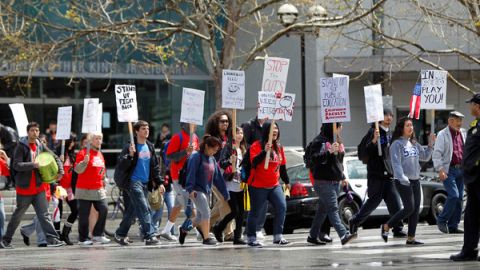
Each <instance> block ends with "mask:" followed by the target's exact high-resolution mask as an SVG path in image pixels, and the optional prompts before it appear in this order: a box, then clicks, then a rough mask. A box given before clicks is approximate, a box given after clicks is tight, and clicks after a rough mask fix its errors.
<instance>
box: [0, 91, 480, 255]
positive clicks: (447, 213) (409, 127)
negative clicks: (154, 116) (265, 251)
mask: <svg viewBox="0 0 480 270" xmlns="http://www.w3.org/2000/svg"><path fill="white" fill-rule="evenodd" d="M468 102H469V103H470V111H471V114H472V116H474V117H475V118H476V119H477V120H475V121H474V122H473V123H472V124H471V126H470V128H469V130H468V132H466V131H465V130H464V129H463V128H462V126H463V119H464V118H465V116H464V115H463V114H461V113H460V112H457V111H452V112H450V113H449V117H448V126H447V127H446V128H445V129H443V130H441V131H440V132H439V133H438V135H437V136H435V135H434V134H432V135H431V136H430V138H429V140H428V145H426V146H422V145H420V144H419V142H418V141H417V139H416V138H415V131H414V126H413V121H414V120H412V119H411V118H408V117H404V118H400V119H398V121H397V123H396V124H393V123H392V122H393V117H394V115H393V112H392V111H391V110H388V109H385V110H384V120H383V121H381V122H380V123H379V126H375V125H372V127H371V128H370V129H369V130H368V132H367V134H366V135H365V136H364V137H363V138H362V140H361V142H360V144H359V145H358V157H359V159H361V160H362V161H363V162H364V163H365V164H366V166H367V172H368V174H367V178H368V179H367V180H368V199H367V200H366V201H365V202H364V203H363V205H362V207H361V209H360V210H359V211H358V212H357V213H356V214H355V215H354V216H353V217H352V218H351V219H350V220H349V225H348V226H345V225H344V224H343V223H342V222H341V220H340V216H339V207H338V203H337V198H338V196H339V192H340V191H341V189H343V188H347V189H348V186H349V183H348V179H347V177H346V176H345V173H344V168H343V159H344V156H345V145H344V144H343V142H342V125H341V123H326V124H323V125H322V127H321V130H320V133H319V134H318V135H317V136H316V137H315V138H314V139H313V140H312V141H311V142H310V143H309V144H308V146H307V147H306V149H305V158H304V160H305V166H306V167H307V168H308V170H309V173H310V179H311V182H312V184H313V186H314V190H315V192H316V193H317V195H318V198H319V200H318V205H317V211H316V213H315V217H314V218H313V222H312V225H311V228H310V231H309V235H308V237H307V239H305V241H306V242H307V243H309V244H312V245H326V244H327V243H329V242H331V241H332V239H331V238H330V237H329V236H328V232H329V230H330V228H329V225H328V224H330V225H331V226H333V228H334V229H335V231H336V233H337V234H338V237H339V238H338V239H339V242H340V243H341V244H342V245H346V244H348V243H350V242H351V241H354V240H355V239H356V238H357V235H358V227H359V226H361V225H362V223H363V222H364V221H365V220H366V219H367V217H368V216H369V215H370V214H371V213H372V212H373V211H374V210H375V209H376V208H377V207H378V205H379V204H380V203H381V201H382V200H384V201H385V203H386V205H387V207H388V211H389V213H390V218H389V219H388V221H387V222H386V223H385V224H382V226H381V228H380V230H379V237H381V238H382V239H383V240H384V241H385V242H387V241H388V239H389V237H390V236H391V235H390V231H392V235H393V237H397V238H405V243H406V245H422V244H424V243H423V242H422V241H421V240H420V239H417V238H416V227H417V223H418V218H419V209H420V200H421V188H420V181H419V180H420V169H421V164H420V162H421V161H428V160H432V161H433V166H434V169H435V170H436V171H437V172H438V174H439V179H440V181H441V182H442V183H443V185H444V187H445V190H446V192H447V194H448V196H447V200H446V202H445V206H444V209H443V211H442V213H441V214H440V215H439V216H438V221H437V223H438V224H437V226H438V229H439V231H440V232H442V233H449V234H462V233H464V234H465V240H464V242H465V244H464V246H463V249H462V251H461V252H460V253H459V254H456V255H452V257H451V259H452V260H455V261H463V260H476V259H477V256H478V249H477V247H478V240H479V226H480V224H479V218H478V215H479V213H480V211H479V207H480V168H479V166H480V165H479V160H480V157H479V155H480V154H479V153H480V151H478V150H479V148H480V141H479V136H480V132H478V128H480V123H479V122H478V119H479V118H480V94H476V95H474V96H473V97H472V99H470V100H469V101H468ZM234 123H235V121H234V119H232V115H231V114H230V112H229V111H224V110H221V111H217V112H215V113H214V114H212V115H211V116H210V118H209V119H208V122H207V123H206V129H205V135H204V136H203V137H202V138H199V137H198V136H197V134H196V129H195V128H196V127H195V125H192V124H186V123H182V124H181V130H180V131H179V132H178V133H172V134H171V133H170V131H169V126H168V125H164V126H162V130H161V132H160V134H159V135H158V137H157V141H156V142H155V143H152V142H150V141H149V140H148V138H149V137H150V126H149V123H148V122H146V121H143V120H139V121H138V122H136V123H135V124H134V125H133V133H134V139H133V141H129V142H126V144H125V146H124V147H123V149H122V152H121V153H120V155H119V157H118V161H117V164H116V168H115V174H114V180H115V183H116V184H117V186H118V187H119V188H120V189H121V190H122V194H123V199H124V201H125V208H126V209H125V212H124V214H123V217H122V220H121V222H120V224H119V226H118V228H117V229H116V231H115V233H114V236H113V239H109V238H108V237H106V236H105V226H106V222H107V212H108V206H107V200H106V198H107V194H106V188H105V187H106V181H107V177H106V165H105V159H104V156H103V154H102V141H103V136H102V134H101V133H99V132H98V133H89V134H85V135H84V136H83V137H82V140H81V142H80V143H77V136H76V135H75V134H73V133H72V135H71V138H70V139H69V140H67V141H66V142H65V150H62V149H61V147H59V145H58V142H57V141H56V139H55V127H54V125H53V126H51V127H50V128H49V130H50V132H49V133H48V134H47V136H43V137H42V136H41V134H40V126H39V124H37V123H35V122H30V123H29V124H28V126H27V134H28V135H27V137H24V138H20V139H19V140H18V143H17V144H16V146H15V147H13V148H10V149H9V151H5V150H6V149H5V150H0V174H1V175H3V176H5V177H8V178H9V179H12V180H13V182H14V185H15V190H16V208H15V210H14V212H13V214H12V216H11V218H10V220H9V222H8V226H7V227H6V230H4V228H5V224H4V223H5V212H4V209H3V208H4V207H3V201H2V200H1V194H0V240H1V241H0V248H11V247H12V244H11V243H12V239H13V237H14V236H15V232H16V230H17V228H18V227H19V226H20V223H21V221H22V218H23V216H24V214H25V212H26V210H27V209H28V208H29V206H30V205H32V206H33V208H34V210H35V213H36V216H35V218H34V219H33V220H32V221H31V223H29V224H26V225H23V226H21V227H20V235H21V236H22V238H23V241H24V243H25V244H26V245H30V240H29V238H30V236H31V234H33V233H36V235H37V245H38V246H39V247H47V246H48V247H58V246H64V245H73V243H74V242H77V243H78V245H81V246H90V245H93V244H94V243H100V244H107V243H110V242H111V241H112V240H113V241H114V242H116V243H118V244H120V245H123V246H128V245H130V244H131V240H130V239H129V237H128V235H129V231H130V228H131V226H132V224H136V223H135V221H138V226H139V230H140V232H141V236H142V239H143V241H144V243H145V245H158V244H160V241H173V242H176V241H178V242H179V243H180V244H182V245H183V244H184V243H185V239H186V237H187V236H188V235H189V233H190V231H192V230H193V231H195V232H196V234H197V238H198V239H199V240H200V241H201V242H202V243H203V244H204V245H216V244H217V242H224V241H226V240H231V241H233V244H234V245H248V246H249V247H262V246H263V242H264V241H263V240H264V237H263V235H262V233H261V229H262V227H263V224H264V222H265V218H266V215H267V209H268V206H269V205H270V208H271V209H272V213H273V215H274V219H273V244H276V245H280V246H285V245H289V244H290V243H289V241H288V240H287V239H286V238H285V237H284V235H283V234H282V232H283V225H284V221H285V215H286V196H285V194H286V193H288V192H287V191H288V190H289V189H290V179H289V176H288V174H287V167H286V164H287V163H288V160H286V157H285V153H284V148H283V146H282V144H281V136H280V134H281V132H280V131H281V128H280V126H279V125H278V124H277V123H276V122H270V121H265V120H263V119H257V118H254V119H252V120H250V121H248V122H246V123H244V124H243V125H241V126H236V125H234ZM392 127H393V128H392ZM77 145H78V146H79V149H76V148H77ZM158 149H160V154H158V151H157V150H158ZM45 155H48V157H49V158H50V159H51V162H54V163H55V164H56V167H58V172H57V174H56V175H54V176H53V177H54V180H53V181H51V183H45V182H44V181H42V178H43V177H44V175H41V170H39V168H40V166H41V164H39V161H38V160H39V159H38V158H37V157H39V156H45ZM282 182H283V185H282ZM465 186H466V187H467V189H468V195H467V206H466V210H465V224H464V228H465V232H464V231H463V230H462V229H461V228H459V223H460V219H461V214H462V203H463V202H462V198H463V192H464V187H465ZM152 194H154V195H155V196H153V195H152ZM153 197H155V198H156V200H161V201H160V203H159V206H157V207H154V206H153V204H152V198H153ZM212 201H213V205H211V202H212ZM50 204H52V206H53V209H55V210H54V212H53V213H52V214H51V213H50V212H49V205H50ZM65 205H68V207H69V209H70V214H69V216H68V217H66V219H65V220H64V224H63V228H61V222H62V218H63V217H62V214H63V209H65ZM157 205H158V202H157ZM163 205H166V206H167V210H168V220H166V221H165V222H164V224H163V228H162V227H161V226H162V221H161V217H162V213H163ZM212 206H213V207H212ZM182 209H183V210H184V213H185V215H186V219H185V221H184V222H183V223H182V224H177V225H178V227H177V226H176V224H175V223H176V221H177V219H178V217H179V216H180V213H181V210H182ZM245 219H246V225H245V227H244V228H243V223H244V220H245ZM406 220H408V223H407V224H408V225H407V227H406V229H405V230H404V228H403V227H404V221H406ZM75 222H77V224H78V239H76V240H77V241H75V239H72V238H71V237H70V233H71V231H72V228H74V223H75ZM327 223H328V224H327ZM325 227H327V230H325Z"/></svg>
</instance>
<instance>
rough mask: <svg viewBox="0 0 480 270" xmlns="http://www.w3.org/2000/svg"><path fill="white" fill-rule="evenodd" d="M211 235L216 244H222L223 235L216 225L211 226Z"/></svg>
mask: <svg viewBox="0 0 480 270" xmlns="http://www.w3.org/2000/svg"><path fill="white" fill-rule="evenodd" d="M213 235H214V236H215V239H217V241H218V242H220V243H223V233H222V231H221V230H220V228H219V227H218V226H217V225H215V226H213Z"/></svg>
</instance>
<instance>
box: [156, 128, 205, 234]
mask: <svg viewBox="0 0 480 270" xmlns="http://www.w3.org/2000/svg"><path fill="white" fill-rule="evenodd" d="M180 127H181V131H180V132H179V133H177V134H175V135H173V136H172V139H171V140H170V142H169V143H168V148H167V151H166V158H167V159H169V160H170V174H171V179H172V187H173V191H174V192H175V202H174V206H173V209H172V212H171V214H170V215H169V217H168V221H167V224H166V225H165V227H164V228H163V230H162V231H161V232H160V235H159V236H160V237H162V238H164V239H166V240H168V241H176V238H175V237H174V236H173V235H172V234H171V230H172V228H173V226H174V225H175V221H176V220H177V218H178V215H179V214H180V210H181V209H182V208H185V207H187V204H188V200H189V194H188V193H187V192H186V191H185V188H184V187H182V185H181V184H180V183H179V174H180V171H181V170H182V168H183V167H184V166H185V164H186V161H187V159H188V157H189V156H190V155H191V154H192V153H193V152H194V151H198V149H199V142H198V137H197V135H196V134H195V132H194V133H193V137H192V138H191V139H190V124H187V123H181V124H180ZM190 140H191V143H190ZM187 164H188V163H187ZM192 212H193V215H195V211H192Z"/></svg>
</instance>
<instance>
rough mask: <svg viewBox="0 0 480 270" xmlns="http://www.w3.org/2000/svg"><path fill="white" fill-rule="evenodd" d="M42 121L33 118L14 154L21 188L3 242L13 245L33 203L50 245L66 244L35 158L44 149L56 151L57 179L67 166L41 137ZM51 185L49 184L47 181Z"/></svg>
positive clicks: (17, 184) (15, 169) (8, 245)
mask: <svg viewBox="0 0 480 270" xmlns="http://www.w3.org/2000/svg"><path fill="white" fill-rule="evenodd" d="M39 135H40V125H39V124H37V123H36V122H30V123H28V125H27V137H23V138H21V139H20V142H19V143H18V145H17V147H16V148H15V154H14V158H13V161H12V163H13V165H12V167H11V169H13V171H15V173H14V179H15V184H16V191H17V207H16V208H15V211H14V212H13V215H12V217H11V219H10V222H9V223H8V227H7V231H6V233H5V236H4V237H3V245H4V246H5V247H11V244H10V243H11V241H12V237H13V234H14V233H15V230H16V229H17V227H18V226H19V225H20V221H21V220H22V218H23V215H24V214H25V212H26V211H27V209H28V207H29V206H30V205H33V207H34V208H35V213H36V214H37V217H38V220H39V222H40V225H41V227H42V230H43V232H44V233H45V235H46V237H47V242H48V246H50V247H59V246H64V245H65V242H63V241H60V240H59V236H58V234H57V232H56V231H55V228H54V227H53V224H52V220H51V217H50V214H49V213H48V202H47V197H46V195H45V185H46V184H44V183H42V178H41V176H40V172H39V163H38V162H37V161H35V157H37V156H38V155H39V154H40V153H43V152H48V153H50V154H51V155H53V157H54V159H55V162H56V163H57V166H58V175H57V179H61V178H62V176H63V167H62V163H61V161H60V159H59V158H58V157H57V156H56V155H55V154H53V152H51V151H50V150H48V149H47V148H46V147H45V146H44V145H43V144H42V143H41V142H40V141H39V140H38V137H39ZM46 186H47V187H48V185H46Z"/></svg>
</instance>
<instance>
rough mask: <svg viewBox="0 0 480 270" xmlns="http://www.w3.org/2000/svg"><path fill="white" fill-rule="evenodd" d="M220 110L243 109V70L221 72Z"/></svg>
mask: <svg viewBox="0 0 480 270" xmlns="http://www.w3.org/2000/svg"><path fill="white" fill-rule="evenodd" d="M222 108H225V109H240V110H244V109H245V72H244V71H243V70H228V69H224V70H223V76H222Z"/></svg>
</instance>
